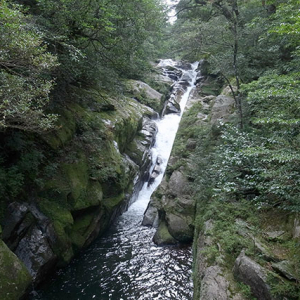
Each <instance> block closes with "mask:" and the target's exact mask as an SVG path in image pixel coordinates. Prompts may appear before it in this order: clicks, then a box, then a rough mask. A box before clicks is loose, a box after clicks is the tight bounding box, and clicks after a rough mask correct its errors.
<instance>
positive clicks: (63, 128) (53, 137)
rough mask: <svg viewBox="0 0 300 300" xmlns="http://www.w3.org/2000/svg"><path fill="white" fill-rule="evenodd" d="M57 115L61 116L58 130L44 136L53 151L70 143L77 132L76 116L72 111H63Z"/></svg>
mask: <svg viewBox="0 0 300 300" xmlns="http://www.w3.org/2000/svg"><path fill="white" fill-rule="evenodd" d="M57 113H58V115H59V120H58V125H57V129H56V130H55V131H53V132H50V133H49V134H46V135H44V136H42V138H43V139H44V140H45V141H46V142H47V143H48V144H49V145H50V147H51V148H52V149H58V148H59V147H61V146H63V145H65V144H66V143H67V142H69V141H70V140H71V139H72V138H73V136H74V133H75V130H76V123H75V118H74V114H73V113H72V112H71V111H69V110H66V109H62V110H60V111H58V112H57Z"/></svg>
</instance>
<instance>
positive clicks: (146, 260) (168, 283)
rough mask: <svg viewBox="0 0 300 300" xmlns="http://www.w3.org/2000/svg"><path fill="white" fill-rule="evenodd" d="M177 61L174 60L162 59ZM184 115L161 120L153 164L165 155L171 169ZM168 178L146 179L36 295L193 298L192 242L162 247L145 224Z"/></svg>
mask: <svg viewBox="0 0 300 300" xmlns="http://www.w3.org/2000/svg"><path fill="white" fill-rule="evenodd" d="M170 63H171V64H172V65H173V66H174V64H175V63H174V62H173V61H170V60H168V61H167V60H165V61H162V64H170ZM197 65H198V64H197V63H194V64H193V65H192V70H189V71H183V76H184V75H190V76H189V77H191V82H190V86H188V88H187V90H186V92H185V93H184V94H183V96H182V98H181V102H180V106H181V115H182V113H183V110H184V107H185V104H186V102H187V100H188V97H189V94H190V92H191V90H192V88H193V86H194V84H193V83H194V81H195V78H196V71H195V70H196V68H197ZM181 115H180V116H179V115H176V114H169V115H166V116H164V117H163V118H162V119H161V120H157V121H156V123H157V126H158V134H157V137H156V143H155V146H154V147H153V149H152V154H153V166H154V165H155V162H156V159H157V156H158V155H160V157H161V158H162V164H161V165H160V167H161V170H162V171H164V170H165V169H166V166H167V163H168V159H169V156H170V152H171V149H172V145H173V142H174V139H175V135H176V132H177V129H178V126H179V122H180V118H181ZM162 178H163V173H161V174H160V175H159V176H158V177H157V178H156V179H155V181H154V183H153V184H152V185H151V186H150V187H149V188H148V187H147V183H145V184H144V186H143V188H142V190H141V191H140V193H139V195H138V199H137V200H136V202H134V203H133V204H132V205H131V206H130V208H129V209H128V211H127V212H125V213H124V214H123V215H122V216H120V217H119V218H118V220H117V222H116V223H115V224H114V225H113V226H112V227H111V228H110V230H109V231H108V232H107V233H106V235H105V236H104V237H101V238H100V239H98V240H96V241H95V243H94V244H93V245H92V246H91V247H90V248H89V249H87V250H86V251H85V252H84V253H82V254H81V255H80V256H79V257H78V258H76V259H75V260H74V261H72V263H71V264H70V266H69V267H68V268H66V269H64V270H63V271H60V272H59V274H57V275H56V277H55V279H54V280H53V281H52V282H50V284H49V286H48V287H47V288H46V289H45V290H44V291H39V292H38V293H36V294H35V295H34V296H33V297H32V298H31V299H40V300H53V299H56V300H65V299H72V300H73V299H74V300H87V299H100V300H110V299H111V300H116V299H118V300H119V299H120V300H122V299H123V300H127V299H132V300H148V299H151V300H152V299H153V300H154V299H181V300H191V299H192V280H191V272H192V271H191V268H192V255H191V249H190V247H182V246H179V247H158V246H156V245H155V244H154V243H153V242H152V237H153V235H154V231H155V230H154V229H152V228H148V227H144V226H141V223H142V219H143V214H144V211H145V209H146V207H147V205H148V202H149V200H150V197H151V194H152V193H153V191H154V190H155V189H156V188H157V186H158V185H159V184H160V182H161V180H162Z"/></svg>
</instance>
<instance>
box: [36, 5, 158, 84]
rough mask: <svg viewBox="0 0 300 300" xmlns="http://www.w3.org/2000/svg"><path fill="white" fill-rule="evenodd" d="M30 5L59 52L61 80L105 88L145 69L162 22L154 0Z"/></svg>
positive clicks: (50, 43) (50, 42) (46, 34)
mask: <svg viewBox="0 0 300 300" xmlns="http://www.w3.org/2000/svg"><path fill="white" fill-rule="evenodd" d="M31 11H32V12H33V13H35V14H36V15H37V22H38V24H39V26H40V29H41V30H42V31H43V32H44V33H45V36H46V40H47V42H48V44H49V49H51V50H52V51H53V52H54V53H55V54H57V55H58V58H59V62H60V63H61V67H60V68H59V72H58V73H57V76H58V78H59V80H60V81H63V82H64V83H65V82H69V83H74V84H78V83H81V84H88V85H91V84H94V85H97V84H99V85H101V86H102V87H106V88H109V89H112V88H113V84H115V83H116V79H118V78H119V77H125V78H130V77H132V78H133V77H138V76H141V75H142V74H143V72H145V71H146V70H148V69H149V65H148V62H149V59H151V58H152V57H153V55H155V53H156V48H157V41H158V40H159V39H160V32H161V27H162V26H163V22H164V15H163V13H162V7H161V5H160V3H159V1H156V0H142V1H140V0H139V1H138V0H135V1H128V0H126V1H122V2H120V1H117V0H113V1H109V2H107V1H104V0H92V1H88V0H85V1H79V0H76V1H73V0H60V1H54V0H50V1H48V0H47V1H45V0H38V1H37V4H36V5H33V6H32V7H31Z"/></svg>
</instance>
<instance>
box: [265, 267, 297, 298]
mask: <svg viewBox="0 0 300 300" xmlns="http://www.w3.org/2000/svg"><path fill="white" fill-rule="evenodd" d="M268 283H269V284H270V287H271V293H272V295H273V296H274V297H276V298H279V299H286V298H288V299H291V300H298V299H299V285H298V284H297V283H293V282H290V281H288V280H285V279H283V278H282V277H280V276H278V275H276V274H274V273H272V274H269V276H268ZM283 297H284V298H283Z"/></svg>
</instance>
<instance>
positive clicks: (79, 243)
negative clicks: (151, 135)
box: [70, 208, 99, 249]
mask: <svg viewBox="0 0 300 300" xmlns="http://www.w3.org/2000/svg"><path fill="white" fill-rule="evenodd" d="M97 214H99V211H98V209H97V208H95V209H94V211H92V212H90V213H84V214H82V215H80V216H78V217H77V218H76V220H75V224H74V226H73V229H72V232H71V234H70V238H71V240H72V243H73V245H74V246H75V248H76V249H80V248H82V247H83V246H84V244H85V243H86V241H87V239H88V237H89V235H90V234H91V233H92V232H93V231H94V230H95V222H94V220H95V218H96V216H97Z"/></svg>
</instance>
